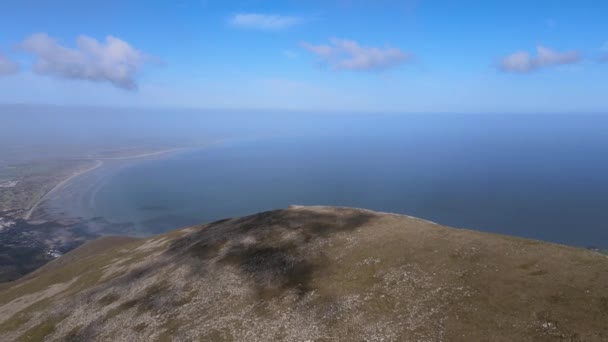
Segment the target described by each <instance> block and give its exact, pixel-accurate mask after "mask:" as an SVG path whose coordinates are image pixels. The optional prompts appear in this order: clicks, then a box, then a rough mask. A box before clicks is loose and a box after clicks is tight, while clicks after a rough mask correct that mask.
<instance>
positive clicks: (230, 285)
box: [0, 207, 608, 342]
mask: <svg viewBox="0 0 608 342" xmlns="http://www.w3.org/2000/svg"><path fill="white" fill-rule="evenodd" d="M0 340H2V341H11V340H17V341H41V340H46V341H91V340H93V341H95V340H97V341H300V342H303V341H606V340H608V258H607V257H606V256H605V255H601V254H598V253H594V252H592V251H588V250H583V249H577V248H571V247H566V246H561V245H555V244H549V243H544V242H538V241H531V240H525V239H519V238H513V237H507V236H501V235H494V234H488V233H480V232H474V231H469V230H464V229H454V228H448V227H443V226H440V225H436V224H434V223H431V222H428V221H424V220H420V219H416V218H411V217H407V216H400V215H392V214H385V213H377V212H372V211H367V210H360V209H349V208H333V207H290V208H289V209H285V210H275V211H269V212H263V213H259V214H256V215H252V216H248V217H243V218H236V219H227V220H222V221H218V222H214V223H210V224H206V225H200V226H196V227H191V228H186V229H182V230H177V231H174V232H171V233H168V234H164V235H160V236H156V237H153V238H148V239H141V240H136V239H127V238H102V239H99V240H96V241H93V242H90V243H87V244H85V245H83V246H82V247H80V248H78V249H76V250H74V251H72V252H70V253H68V254H67V255H65V256H63V257H61V258H59V259H57V260H55V261H53V262H51V263H49V264H47V265H46V266H44V267H43V268H42V269H40V270H38V271H37V272H35V273H34V274H31V275H30V276H28V277H26V278H24V279H22V280H20V281H17V282H15V283H12V284H10V285H9V286H7V287H5V288H4V289H3V290H0Z"/></svg>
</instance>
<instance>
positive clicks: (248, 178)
mask: <svg viewBox="0 0 608 342" xmlns="http://www.w3.org/2000/svg"><path fill="white" fill-rule="evenodd" d="M317 119H318V118H317ZM318 125H323V120H321V119H318ZM325 128H326V129H325V130H322V131H315V132H316V133H315V134H294V131H293V130H292V131H291V132H289V134H280V130H278V131H277V132H275V133H276V134H274V135H272V136H265V137H258V138H256V139H243V140H239V139H236V140H232V141H229V142H227V143H224V144H221V145H217V146H214V147H211V148H207V149H202V150H197V151H191V152H188V153H181V154H178V155H174V156H171V157H168V158H163V159H159V160H151V161H145V162H141V163H137V164H134V165H133V166H130V167H126V168H123V169H121V170H120V171H118V172H115V173H114V174H113V175H112V176H111V177H110V178H109V179H107V180H106V181H105V182H103V183H100V184H99V185H98V186H97V187H96V189H95V191H94V192H92V193H91V194H90V196H92V197H93V198H90V199H89V202H90V203H92V205H91V206H90V208H88V210H89V213H88V215H89V216H90V217H94V216H100V217H103V218H105V219H106V220H108V221H110V222H115V223H127V224H130V225H132V226H134V227H136V231H137V232H139V233H143V234H147V233H157V232H162V231H166V230H171V229H175V228H177V227H180V226H187V225H192V224H196V223H201V222H208V221H212V220H216V219H220V218H225V217H234V216H241V215H245V214H250V213H255V212H258V211H262V210H269V209H274V208H284V207H286V206H288V205H290V204H303V205H316V204H319V205H337V206H352V207H362V208H369V209H373V210H379V211H387V212H395V213H404V214H408V215H413V216H417V217H421V218H425V219H429V220H431V221H435V222H438V223H441V224H445V225H449V226H455V227H466V228H471V229H477V230H483V231H489V232H499V233H504V234H510V235H517V236H522V237H529V238H535V239H541V240H547V241H554V242H559V243H565V244H571V245H578V246H597V247H603V248H606V247H608V180H607V179H608V116H601V115H533V116H531V115H526V116H524V115H485V116H484V115H433V116H422V115H421V116H383V117H381V118H373V117H363V118H356V119H352V118H350V119H348V120H347V119H344V121H343V122H342V124H340V120H339V119H336V120H334V121H332V122H330V123H329V124H328V126H327V127H325ZM295 132H297V130H296V131H295Z"/></svg>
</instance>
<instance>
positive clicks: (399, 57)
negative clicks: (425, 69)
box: [301, 39, 412, 71]
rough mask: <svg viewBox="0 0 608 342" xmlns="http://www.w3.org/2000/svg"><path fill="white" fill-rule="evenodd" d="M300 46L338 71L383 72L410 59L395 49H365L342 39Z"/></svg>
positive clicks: (409, 56)
mask: <svg viewBox="0 0 608 342" xmlns="http://www.w3.org/2000/svg"><path fill="white" fill-rule="evenodd" d="M301 46H302V48H304V49H306V50H308V51H310V52H312V53H313V54H315V55H317V56H318V57H319V58H320V59H321V61H322V62H323V63H325V64H327V65H329V66H331V67H332V68H334V69H338V70H356V71H373V70H385V69H389V68H392V67H396V66H398V65H400V64H402V63H404V62H406V61H407V60H409V59H411V57H412V56H411V55H410V54H409V53H406V52H403V51H401V50H400V49H397V48H391V47H388V48H377V47H366V46H361V45H359V44H358V43H357V42H355V41H352V40H343V39H331V40H330V44H329V45H325V44H322V45H313V44H309V43H306V42H302V43H301Z"/></svg>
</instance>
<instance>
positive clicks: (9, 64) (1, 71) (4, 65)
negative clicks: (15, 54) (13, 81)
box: [0, 52, 19, 76]
mask: <svg viewBox="0 0 608 342" xmlns="http://www.w3.org/2000/svg"><path fill="white" fill-rule="evenodd" d="M18 71H19V66H18V65H17V63H15V62H13V61H12V60H10V59H9V58H8V57H6V56H5V55H3V54H2V53H1V52H0V76H6V75H13V74H16V73H17V72H18Z"/></svg>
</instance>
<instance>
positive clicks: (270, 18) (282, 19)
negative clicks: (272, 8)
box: [230, 13, 303, 30]
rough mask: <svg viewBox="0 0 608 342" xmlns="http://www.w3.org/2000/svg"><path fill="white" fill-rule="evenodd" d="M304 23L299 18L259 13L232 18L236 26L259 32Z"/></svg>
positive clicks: (239, 14)
mask: <svg viewBox="0 0 608 342" xmlns="http://www.w3.org/2000/svg"><path fill="white" fill-rule="evenodd" d="M302 21H303V20H302V18H299V17H293V16H285V15H272V14H259V13H238V14H235V15H234V16H232V17H231V18H230V23H231V24H232V25H234V26H237V27H242V28H249V29H258V30H280V29H285V28H288V27H291V26H294V25H297V24H299V23H301V22H302Z"/></svg>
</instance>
